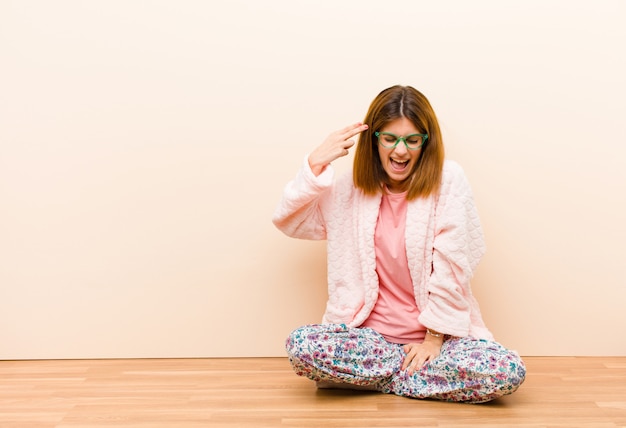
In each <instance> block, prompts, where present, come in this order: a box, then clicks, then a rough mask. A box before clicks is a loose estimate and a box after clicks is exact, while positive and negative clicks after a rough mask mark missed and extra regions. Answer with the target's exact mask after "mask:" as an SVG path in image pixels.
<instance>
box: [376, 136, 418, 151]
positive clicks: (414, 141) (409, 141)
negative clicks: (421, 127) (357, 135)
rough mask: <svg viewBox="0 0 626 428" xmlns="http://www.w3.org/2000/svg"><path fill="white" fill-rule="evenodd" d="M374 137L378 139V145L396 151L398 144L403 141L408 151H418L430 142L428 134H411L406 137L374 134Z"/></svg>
mask: <svg viewBox="0 0 626 428" xmlns="http://www.w3.org/2000/svg"><path fill="white" fill-rule="evenodd" d="M374 135H376V137H378V144H380V145H381V146H383V147H384V148H386V149H395V148H396V146H397V145H398V143H399V142H400V141H402V142H403V143H404V145H405V146H406V148H407V149H409V150H417V149H419V148H421V147H422V146H423V145H424V144H425V143H426V140H428V134H411V135H407V136H406V137H399V136H397V135H396V134H392V133H391V132H374Z"/></svg>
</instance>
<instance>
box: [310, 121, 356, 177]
mask: <svg viewBox="0 0 626 428" xmlns="http://www.w3.org/2000/svg"><path fill="white" fill-rule="evenodd" d="M367 128H368V126H367V125H365V124H363V123H361V122H358V123H355V124H353V125H350V126H346V127H345V128H343V129H340V130H339V131H335V132H333V133H332V134H330V135H329V136H328V137H327V138H326V140H324V142H323V143H322V144H321V145H320V146H319V147H318V148H316V149H315V150H314V151H313V152H312V153H311V154H310V155H309V166H310V167H311V171H313V174H315V175H316V176H318V175H320V174H321V173H322V172H323V171H324V169H326V167H327V166H328V165H329V164H330V163H331V162H332V161H334V160H335V159H338V158H340V157H342V156H346V155H347V154H348V153H349V151H348V149H349V148H350V147H352V146H354V144H355V143H356V142H355V141H354V140H352V137H354V136H355V135H359V134H360V133H361V132H363V131H365V130H366V129H367Z"/></svg>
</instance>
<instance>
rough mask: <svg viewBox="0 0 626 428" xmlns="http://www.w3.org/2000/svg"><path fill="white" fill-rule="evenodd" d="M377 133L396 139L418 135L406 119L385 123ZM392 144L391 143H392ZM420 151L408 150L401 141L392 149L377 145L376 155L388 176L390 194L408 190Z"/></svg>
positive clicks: (416, 130) (413, 126) (417, 131)
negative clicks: (389, 134)
mask: <svg viewBox="0 0 626 428" xmlns="http://www.w3.org/2000/svg"><path fill="white" fill-rule="evenodd" d="M379 132H389V133H391V134H394V135H396V136H398V137H407V136H409V135H411V134H419V133H420V131H419V130H418V129H417V128H415V125H413V123H412V122H411V121H410V120H409V119H407V118H406V117H401V118H398V119H394V120H392V121H391V122H389V123H387V124H386V125H385V126H384V127H383V128H382V129H380V130H379ZM392 144H393V143H392ZM421 152H422V149H421V148H419V149H417V150H409V149H408V148H407V147H406V144H404V142H403V141H399V142H398V144H396V146H395V147H394V148H386V147H383V145H382V144H378V154H379V155H380V161H381V163H382V166H383V169H384V170H385V172H386V173H387V175H388V176H389V185H388V186H387V188H388V189H389V191H390V192H392V193H401V192H404V191H406V190H407V189H408V184H409V181H408V179H409V177H410V176H411V172H412V171H413V168H414V167H415V164H416V163H417V160H418V159H419V156H420V153H421Z"/></svg>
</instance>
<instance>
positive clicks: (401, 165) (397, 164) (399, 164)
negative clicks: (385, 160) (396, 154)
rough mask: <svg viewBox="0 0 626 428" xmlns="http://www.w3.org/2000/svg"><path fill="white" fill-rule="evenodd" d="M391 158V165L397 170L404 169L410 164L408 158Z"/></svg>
mask: <svg viewBox="0 0 626 428" xmlns="http://www.w3.org/2000/svg"><path fill="white" fill-rule="evenodd" d="M390 159H391V167H392V168H393V169H394V170H395V171H404V170H405V169H406V168H407V166H409V161H408V160H396V159H393V158H390Z"/></svg>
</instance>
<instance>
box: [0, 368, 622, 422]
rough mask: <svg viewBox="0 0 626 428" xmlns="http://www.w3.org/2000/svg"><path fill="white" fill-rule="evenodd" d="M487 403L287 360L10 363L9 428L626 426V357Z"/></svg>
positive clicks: (4, 390) (547, 376) (1, 403)
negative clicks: (357, 380)
mask: <svg viewBox="0 0 626 428" xmlns="http://www.w3.org/2000/svg"><path fill="white" fill-rule="evenodd" d="M525 361H526V365H527V367H528V376H527V380H526V382H525V383H524V385H522V387H521V388H520V390H519V391H518V392H516V393H515V394H513V395H511V396H508V397H504V398H501V399H499V400H496V401H494V402H491V403H487V404H479V405H472V404H459V403H443V402H437V401H429V400H412V399H408V398H403V397H397V396H393V395H385V394H380V393H376V392H369V391H350V390H317V389H316V388H315V385H314V383H313V382H310V381H308V380H306V379H303V378H300V377H298V376H296V375H295V374H294V373H293V372H292V371H291V368H290V366H289V363H288V361H287V359H286V358H231V359H227V358H216V359H143V360H141V359H137V360H59V361H0V427H2V428H18V427H19V428H87V427H89V428H93V427H117V428H137V427H142V428H143V427H154V428H161V427H168V428H170V427H182V428H186V427H189V428H195V427H221V426H223V427H260V428H262V427H409V426H410V427H533V428H539V427H545V428H560V427H567V428H572V427H581V428H604V427H606V428H616V427H626V357H607V358H598V357H550V358H548V357H527V358H525Z"/></svg>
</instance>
